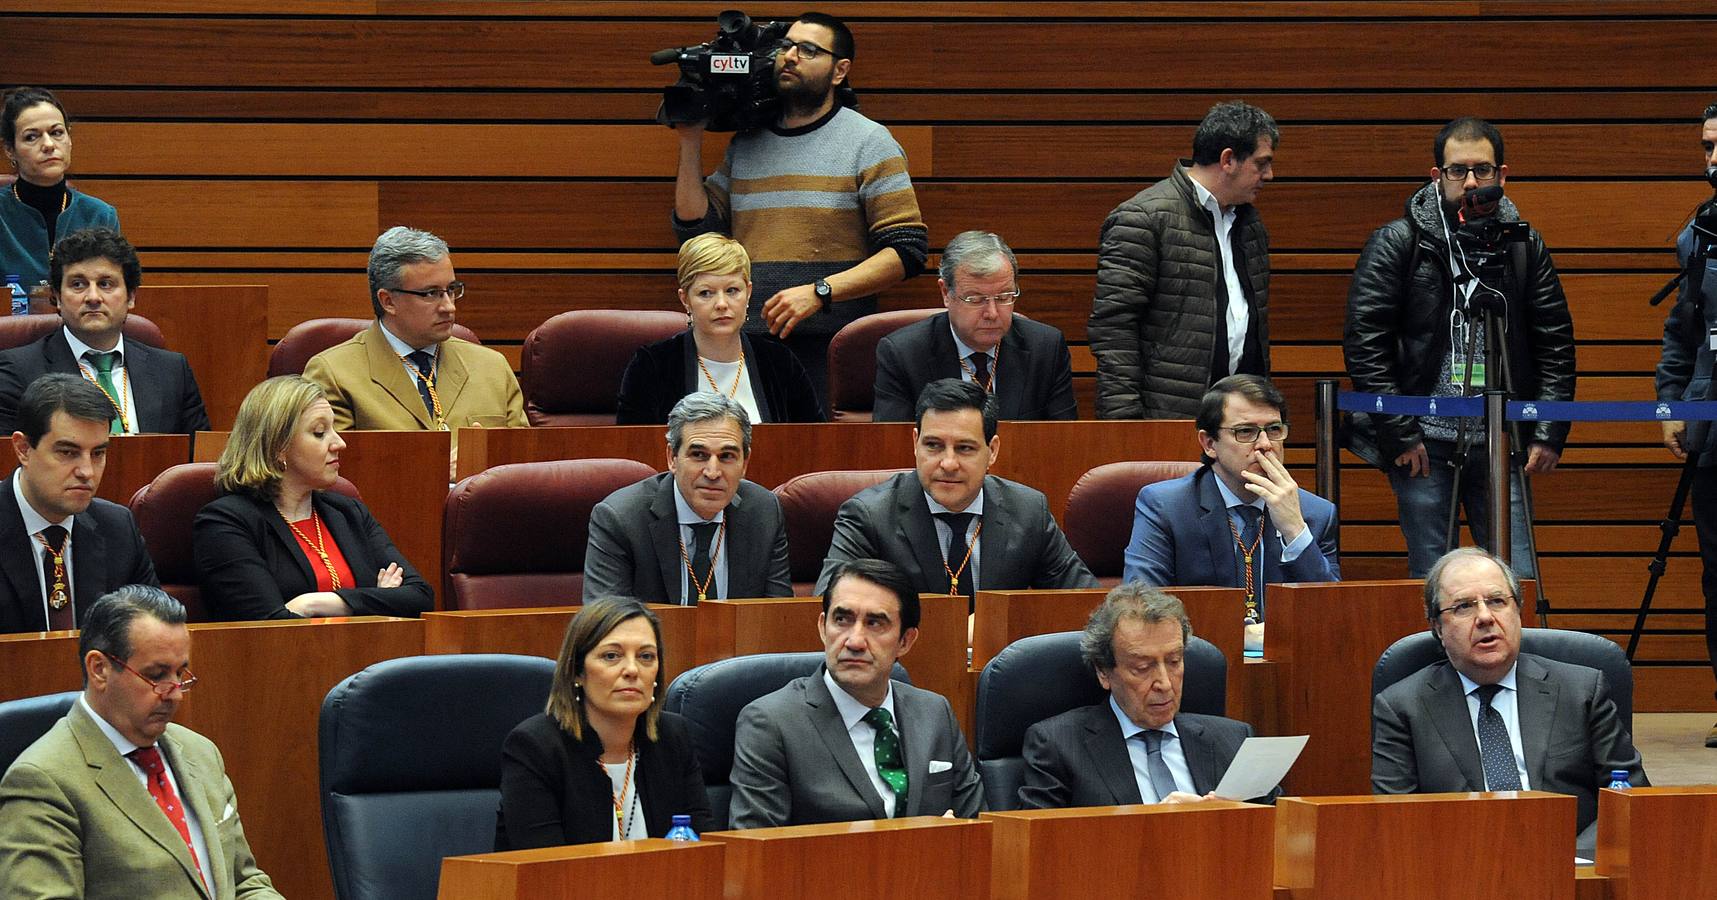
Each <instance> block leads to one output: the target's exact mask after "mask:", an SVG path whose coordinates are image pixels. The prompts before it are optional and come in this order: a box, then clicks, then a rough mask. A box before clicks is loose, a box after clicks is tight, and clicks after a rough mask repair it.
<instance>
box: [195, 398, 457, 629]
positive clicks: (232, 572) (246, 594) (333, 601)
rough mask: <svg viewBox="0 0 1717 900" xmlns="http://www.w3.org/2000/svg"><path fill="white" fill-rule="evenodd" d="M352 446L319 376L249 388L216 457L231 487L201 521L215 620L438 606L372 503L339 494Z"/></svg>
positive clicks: (207, 594)
mask: <svg viewBox="0 0 1717 900" xmlns="http://www.w3.org/2000/svg"><path fill="white" fill-rule="evenodd" d="M345 446H346V442H345V441H343V440H341V439H340V435H339V434H338V433H337V432H336V431H335V430H334V411H333V409H332V408H331V407H330V406H329V405H328V399H327V398H326V397H325V396H324V395H323V394H322V388H321V387H319V386H317V385H316V383H315V382H312V381H308V380H306V379H304V378H303V377H302V376H298V375H281V376H279V377H277V378H270V379H268V380H267V381H264V382H263V383H261V384H259V385H257V386H256V387H254V388H251V391H250V393H249V394H246V395H245V398H244V403H243V404H241V405H240V406H239V410H238V419H237V421H235V422H234V423H233V430H232V436H231V437H230V438H228V439H227V445H226V448H225V449H223V450H222V451H221V458H220V461H219V462H218V463H216V473H215V483H216V485H217V486H219V487H220V488H221V490H223V491H225V492H226V493H225V494H224V495H222V496H221V497H219V498H217V499H215V500H214V501H213V502H211V503H209V505H207V506H205V507H203V509H202V511H201V512H199V513H197V518H196V521H195V523H194V524H193V525H192V533H191V544H192V550H193V551H194V552H195V554H196V559H197V570H198V571H199V572H200V573H201V575H202V587H203V603H204V604H205V605H206V606H207V607H208V608H209V610H210V611H211V612H213V613H214V615H215V616H216V618H219V619H224V620H230V621H243V620H250V619H295V618H300V617H311V616H371V615H375V616H416V615H419V614H421V613H422V612H423V611H424V610H427V609H429V608H430V607H431V606H432V605H433V604H434V602H435V595H434V593H433V592H431V591H430V588H429V585H428V584H427V583H425V582H424V580H423V579H422V578H419V577H418V575H417V571H416V570H415V569H413V568H412V567H411V563H410V562H409V561H407V560H406V558H405V556H404V555H403V554H401V553H400V552H399V550H397V549H395V548H394V545H393V541H392V540H390V539H389V538H388V535H387V532H385V531H383V530H382V526H381V525H379V524H377V522H376V520H375V517H373V516H371V515H370V511H369V509H368V508H367V507H365V506H364V504H363V502H362V501H359V500H356V499H353V498H351V497H347V496H345V495H344V494H339V493H335V492H334V491H332V490H330V489H331V488H333V487H334V483H335V481H337V480H338V479H339V477H340V451H341V450H343V449H345Z"/></svg>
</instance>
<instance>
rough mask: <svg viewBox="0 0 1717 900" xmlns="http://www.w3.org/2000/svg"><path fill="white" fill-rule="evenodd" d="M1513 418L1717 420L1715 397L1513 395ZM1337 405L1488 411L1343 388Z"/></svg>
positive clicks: (1466, 403)
mask: <svg viewBox="0 0 1717 900" xmlns="http://www.w3.org/2000/svg"><path fill="white" fill-rule="evenodd" d="M1506 405H1507V411H1506V413H1505V417H1506V418H1507V419H1508V421H1510V422H1537V421H1540V420H1543V421H1547V422H1661V421H1665V420H1676V421H1682V422H1689V421H1691V422H1711V421H1717V400H1704V401H1695V402H1681V401H1675V402H1663V401H1655V400H1510V401H1509V402H1508V403H1507V404H1506ZM1336 407H1337V408H1338V409H1340V410H1342V411H1343V412H1363V413H1383V414H1386V415H1397V416H1449V417H1452V416H1465V417H1468V418H1474V419H1478V418H1483V417H1484V398H1483V397H1409V396H1399V395H1395V394H1361V393H1358V392H1355V391H1342V392H1341V393H1339V394H1337V395H1336Z"/></svg>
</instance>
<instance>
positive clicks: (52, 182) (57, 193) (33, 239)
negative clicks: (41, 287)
mask: <svg viewBox="0 0 1717 900" xmlns="http://www.w3.org/2000/svg"><path fill="white" fill-rule="evenodd" d="M0 150H4V151H5V153H6V161H7V162H9V163H11V165H12V171H13V172H15V173H16V174H17V176H18V180H17V181H14V182H12V184H11V185H10V186H9V187H7V188H6V189H5V190H3V191H0V275H17V276H19V277H20V280H21V283H22V284H23V285H24V289H25V290H29V289H30V288H32V287H33V286H35V284H36V283H37V282H39V281H46V280H47V278H48V255H49V253H50V251H52V250H53V248H54V245H55V244H57V243H59V238H61V237H63V236H65V235H68V234H71V233H72V232H74V231H82V230H83V229H85V228H111V229H113V230H114V231H116V232H117V231H118V230H119V213H117V212H115V211H114V209H113V207H112V206H109V205H108V204H106V203H104V202H102V201H101V200H97V199H96V198H94V197H91V196H90V195H88V194H86V193H84V192H82V191H77V190H73V189H72V187H71V185H70V184H69V183H68V182H67V181H66V176H67V175H68V174H70V173H71V169H72V131H71V117H70V116H67V115H66V108H65V105H64V104H62V103H60V98H58V97H55V96H54V92H53V91H50V90H47V89H45V88H37V87H20V88H13V89H12V90H10V91H7V92H6V95H5V99H4V100H0ZM54 288H55V289H56V290H58V289H59V285H57V284H56V285H54Z"/></svg>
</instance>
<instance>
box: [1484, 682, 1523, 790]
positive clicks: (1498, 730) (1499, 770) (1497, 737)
mask: <svg viewBox="0 0 1717 900" xmlns="http://www.w3.org/2000/svg"><path fill="white" fill-rule="evenodd" d="M1501 690H1502V685H1500V684H1486V685H1480V686H1479V688H1478V689H1477V690H1475V691H1473V694H1474V695H1476V696H1477V697H1478V698H1479V759H1480V761H1482V762H1483V763H1484V782H1485V789H1486V790H1492V791H1518V790H1520V769H1519V768H1518V767H1516V766H1515V764H1514V742H1512V741H1510V740H1509V739H1508V725H1507V724H1505V723H1504V722H1503V721H1502V713H1499V712H1497V711H1496V709H1495V707H1492V706H1491V705H1490V704H1491V701H1492V700H1495V699H1496V695H1497V692H1499V691H1501Z"/></svg>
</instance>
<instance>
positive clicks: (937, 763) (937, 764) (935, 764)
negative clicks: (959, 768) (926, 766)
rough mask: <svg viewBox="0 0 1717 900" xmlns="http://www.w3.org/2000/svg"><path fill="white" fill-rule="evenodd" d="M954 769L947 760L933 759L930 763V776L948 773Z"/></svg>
mask: <svg viewBox="0 0 1717 900" xmlns="http://www.w3.org/2000/svg"><path fill="white" fill-rule="evenodd" d="M952 768H954V764H953V763H951V762H949V761H947V760H945V759H933V760H931V761H930V772H929V774H931V775H934V774H936V773H937V772H946V771H948V770H949V769H952Z"/></svg>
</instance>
